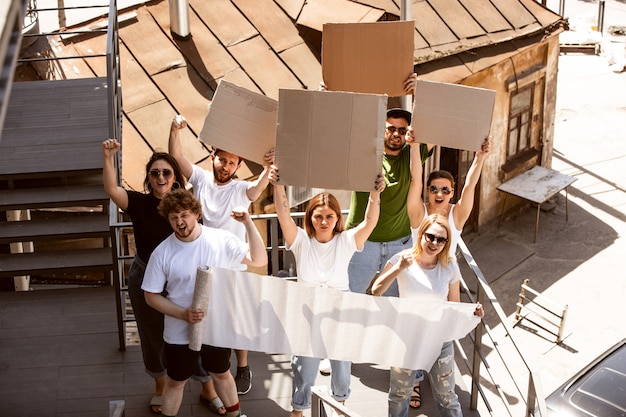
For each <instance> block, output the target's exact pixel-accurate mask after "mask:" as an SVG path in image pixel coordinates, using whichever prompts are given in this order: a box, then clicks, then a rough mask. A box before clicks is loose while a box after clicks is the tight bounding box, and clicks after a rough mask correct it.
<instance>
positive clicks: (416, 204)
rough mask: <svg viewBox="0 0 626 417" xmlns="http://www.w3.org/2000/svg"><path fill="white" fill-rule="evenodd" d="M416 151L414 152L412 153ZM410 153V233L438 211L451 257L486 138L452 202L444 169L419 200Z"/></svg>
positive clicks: (414, 404) (417, 395)
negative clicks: (447, 232) (445, 223)
mask: <svg viewBox="0 0 626 417" xmlns="http://www.w3.org/2000/svg"><path fill="white" fill-rule="evenodd" d="M411 140H413V141H414V140H415V139H414V137H413V136H412V135H410V136H407V142H409V141H411ZM414 153H415V154H417V152H414ZM414 153H411V185H410V187H409V193H408V194H407V207H406V209H407V213H408V215H409V221H410V222H411V236H412V238H413V242H416V238H417V236H416V235H417V228H418V226H419V225H420V223H421V222H422V220H423V219H424V218H426V216H428V215H429V214H440V215H442V216H444V217H445V218H446V219H448V223H449V224H450V232H451V234H450V256H455V254H456V248H457V243H458V241H459V238H460V237H461V232H463V226H465V223H466V222H467V219H469V216H470V214H471V212H472V208H473V206H474V192H475V190H476V184H478V179H479V178H480V173H481V171H482V168H483V164H484V162H485V159H487V154H488V153H489V137H487V138H485V141H484V142H483V144H482V145H481V150H480V152H476V155H475V156H474V160H473V161H472V165H471V166H470V169H469V171H468V172H467V176H466V178H465V185H464V186H463V190H461V195H460V196H459V199H458V201H457V202H456V204H452V203H450V200H452V197H454V177H452V174H450V173H449V172H448V171H444V170H441V171H433V172H432V173H431V174H430V175H429V176H428V181H427V182H426V193H427V195H428V198H427V199H426V202H424V200H423V193H422V188H423V181H422V160H421V159H420V157H419V155H414ZM423 379H424V375H423V373H422V372H421V371H417V378H416V380H415V386H414V388H413V396H412V397H411V402H410V406H411V408H419V407H420V406H421V405H422V396H421V391H420V381H421V380H423Z"/></svg>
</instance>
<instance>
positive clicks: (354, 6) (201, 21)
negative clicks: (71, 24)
mask: <svg viewBox="0 0 626 417" xmlns="http://www.w3.org/2000/svg"><path fill="white" fill-rule="evenodd" d="M398 5H399V0H362V1H350V0H307V1H306V2H305V1H304V0H254V1H250V0H211V1H206V0H189V7H190V9H189V17H190V28H191V38H190V39H189V40H186V41H181V40H177V39H175V38H174V37H172V35H171V33H170V22H169V8H168V1H167V0H157V1H151V2H147V3H145V4H143V5H140V6H138V7H134V8H128V9H125V10H120V20H124V19H123V16H124V15H127V14H134V15H132V16H131V17H132V18H131V19H128V20H127V21H126V23H124V24H123V25H122V27H120V32H119V33H120V42H121V61H122V92H123V106H124V111H125V117H126V118H125V120H124V122H125V123H124V142H125V143H127V145H126V146H124V151H125V152H124V178H125V180H126V181H127V182H128V183H129V184H130V185H132V186H135V185H136V184H137V183H138V181H139V183H141V179H142V176H141V175H140V174H141V171H142V167H143V163H144V162H145V161H146V160H147V158H148V156H149V153H150V152H149V151H150V149H152V150H154V149H161V150H163V149H167V139H168V133H169V125H170V122H171V120H172V118H173V116H174V115H176V114H177V113H181V114H183V115H185V116H186V118H187V119H188V121H189V130H188V131H186V132H183V135H182V136H181V138H182V140H183V146H184V147H185V153H186V154H187V155H189V156H190V157H191V158H192V159H193V160H194V161H196V162H198V161H205V160H206V158H207V157H208V155H209V150H208V149H207V148H206V147H204V146H202V145H201V144H200V143H199V142H198V141H197V139H196V137H197V136H198V134H199V132H200V130H201V128H202V124H203V122H204V118H205V117H206V114H207V107H208V106H209V105H210V102H211V99H212V97H213V93H214V91H215V89H216V87H217V84H218V83H219V81H220V80H222V79H224V80H228V81H230V82H233V83H235V84H238V85H240V86H243V87H246V88H248V89H250V90H252V91H256V92H260V93H263V94H265V95H267V96H269V97H272V98H275V99H276V98H278V90H279V89H280V88H293V89H299V88H302V89H317V87H318V85H319V82H320V81H321V79H322V72H321V65H320V48H321V33H320V30H321V27H322V25H323V24H324V23H329V22H335V23H336V22H373V21H379V20H397V19H398V14H399V10H400V9H399V6H398ZM412 17H413V19H414V20H415V22H416V23H415V27H416V31H415V48H416V49H415V54H414V58H415V62H416V65H417V69H418V73H419V74H421V75H423V76H424V77H425V78H428V79H437V80H441V81H447V82H459V81H460V80H462V79H463V78H466V77H467V76H469V75H471V74H472V73H473V72H476V71H478V70H480V69H483V68H485V67H486V66H489V65H493V64H495V62H494V61H493V59H492V60H490V59H482V58H483V56H482V55H481V52H480V51H481V50H486V49H487V48H491V49H490V50H489V53H488V54H486V55H488V56H493V54H494V52H493V48H496V49H497V48H500V49H501V50H500V51H498V52H497V54H496V55H497V56H498V57H499V58H498V59H499V60H502V59H504V58H503V57H505V56H506V54H512V53H515V51H516V49H518V48H519V47H520V46H519V45H520V44H519V43H518V44H517V45H516V46H513V47H512V46H510V45H509V46H507V47H506V48H503V47H502V46H503V45H506V44H507V43H509V41H513V40H515V39H520V38H526V37H529V36H539V38H538V39H540V38H541V37H542V36H551V35H554V34H558V33H559V32H560V31H561V30H562V26H563V22H564V21H563V20H562V18H561V17H560V16H559V15H557V14H555V13H553V12H551V11H549V10H548V9H546V8H545V7H543V6H541V5H540V4H539V3H537V2H535V1H533V0H417V1H416V0H413V9H412ZM74 45H75V47H76V48H78V49H83V50H86V49H91V50H94V51H95V52H99V51H98V48H101V46H100V45H102V42H100V41H99V40H97V39H94V38H92V39H85V40H80V41H79V40H78V39H77V40H76V42H75V43H74ZM521 45H522V46H521V47H523V45H524V44H523V43H522V44H521ZM468 51H471V53H468ZM100 52H101V51H100ZM96 71H97V70H96ZM98 75H103V74H98ZM224 134H225V135H228V134H229V132H224ZM131 138H136V139H139V138H141V139H142V141H139V142H138V143H133V144H131V143H128V142H129V141H130V140H134V139H131ZM138 164H139V165H138ZM201 165H202V163H201ZM256 168H258V167H256ZM251 170H252V171H255V167H251ZM137 172H138V173H139V175H137ZM241 174H242V176H243V177H246V176H247V175H250V174H251V172H242V173H241Z"/></svg>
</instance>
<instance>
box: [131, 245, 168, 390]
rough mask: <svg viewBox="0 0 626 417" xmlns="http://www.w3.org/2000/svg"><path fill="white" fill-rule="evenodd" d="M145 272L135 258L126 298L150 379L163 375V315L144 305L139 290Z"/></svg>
mask: <svg viewBox="0 0 626 417" xmlns="http://www.w3.org/2000/svg"><path fill="white" fill-rule="evenodd" d="M145 272H146V263H145V262H144V261H143V260H142V259H140V258H139V257H138V256H135V259H134V260H133V263H132V264H131V265H130V270H129V271H128V296H129V297H130V304H131V305H132V306H133V312H134V313H135V319H136V321H137V332H138V333H139V340H140V341H141V353H142V356H143V364H144V366H145V367H146V372H147V373H148V375H150V376H151V377H152V378H158V377H161V376H163V375H165V361H164V348H165V344H164V342H163V313H161V312H159V311H157V310H155V309H154V308H152V307H150V306H149V305H148V303H146V298H145V296H144V292H143V290H142V289H141V284H142V283H143V276H144V274H145Z"/></svg>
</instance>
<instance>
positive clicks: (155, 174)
mask: <svg viewBox="0 0 626 417" xmlns="http://www.w3.org/2000/svg"><path fill="white" fill-rule="evenodd" d="M148 174H150V176H151V177H154V178H159V175H163V178H169V177H171V176H172V174H174V173H173V172H172V170H171V169H164V170H163V171H161V170H159V169H151V170H150V172H148Z"/></svg>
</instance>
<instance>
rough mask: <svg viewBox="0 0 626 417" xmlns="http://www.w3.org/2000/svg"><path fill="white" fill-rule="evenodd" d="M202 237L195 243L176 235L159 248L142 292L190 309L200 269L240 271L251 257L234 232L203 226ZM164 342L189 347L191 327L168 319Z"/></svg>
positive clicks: (179, 321) (142, 286) (167, 317)
mask: <svg viewBox="0 0 626 417" xmlns="http://www.w3.org/2000/svg"><path fill="white" fill-rule="evenodd" d="M198 226H200V227H202V234H201V235H200V236H199V237H198V238H197V239H196V240H194V241H193V242H183V241H181V240H179V239H178V238H176V236H175V235H174V234H172V235H170V236H169V237H168V238H167V239H165V240H164V241H163V242H161V244H160V245H159V246H157V247H156V249H155V250H154V252H152V255H151V256H150V260H149V261H148V265H147V267H146V273H145V276H144V279H143V284H142V285H141V289H143V290H144V291H147V292H152V293H161V292H163V290H164V289H167V299H168V300H170V301H171V302H173V303H174V304H176V305H177V306H179V307H182V308H189V307H190V306H191V302H192V299H193V292H194V287H195V285H196V273H197V270H198V267H200V266H205V265H206V266H210V267H217V268H227V269H239V268H240V266H241V261H242V260H243V258H244V256H245V255H246V254H247V253H248V245H247V244H246V243H245V242H242V241H241V240H240V239H239V238H237V236H235V235H233V234H232V233H230V232H227V231H224V230H221V229H215V228H211V227H207V226H203V225H200V224H199V225H198ZM163 339H164V340H165V341H166V342H167V343H170V344H176V345H184V344H188V343H189V323H187V322H186V321H184V320H180V319H177V318H174V317H170V316H167V315H166V316H165V330H164V331H163Z"/></svg>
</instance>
